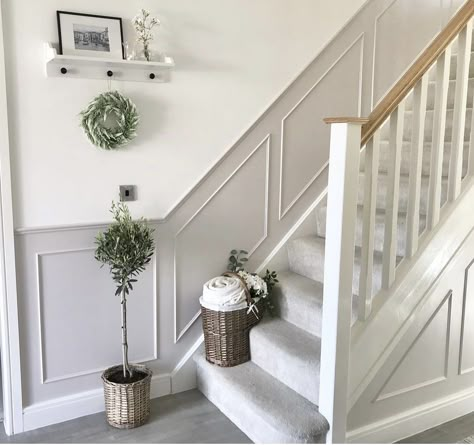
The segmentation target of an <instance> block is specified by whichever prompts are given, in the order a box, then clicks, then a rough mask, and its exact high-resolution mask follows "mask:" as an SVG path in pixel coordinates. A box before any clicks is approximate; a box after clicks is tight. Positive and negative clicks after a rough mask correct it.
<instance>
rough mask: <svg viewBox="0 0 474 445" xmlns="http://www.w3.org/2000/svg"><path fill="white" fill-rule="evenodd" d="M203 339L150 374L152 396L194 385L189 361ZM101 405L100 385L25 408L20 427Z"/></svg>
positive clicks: (74, 416)
mask: <svg viewBox="0 0 474 445" xmlns="http://www.w3.org/2000/svg"><path fill="white" fill-rule="evenodd" d="M203 341H204V336H201V337H199V339H198V340H197V341H196V342H195V343H194V344H193V346H192V347H191V348H190V349H189V351H188V352H187V353H186V354H185V356H184V357H183V358H182V359H181V361H180V362H179V363H178V365H177V366H176V368H175V369H174V370H173V371H172V372H171V373H169V374H159V375H155V376H153V377H152V380H151V398H152V399H154V398H157V397H162V396H166V395H168V394H176V393H179V392H183V391H187V390H190V389H194V388H196V386H197V385H196V365H195V364H194V361H193V354H194V352H196V350H197V349H198V348H199V346H200V345H201V344H202V342H203ZM104 409H105V408H104V392H103V390H102V388H100V389H95V390H93V391H86V392H82V393H78V394H73V395H71V396H67V397H60V398H57V399H53V400H49V401H47V402H44V403H37V404H35V405H32V406H29V407H27V408H25V409H24V411H23V427H24V431H30V430H35V429H37V428H41V427H44V426H48V425H53V424H55V423H60V422H65V421H67V420H72V419H77V418H78V417H82V416H88V415H90V414H94V413H98V412H101V411H104Z"/></svg>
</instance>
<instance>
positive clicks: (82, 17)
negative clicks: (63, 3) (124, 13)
mask: <svg viewBox="0 0 474 445" xmlns="http://www.w3.org/2000/svg"><path fill="white" fill-rule="evenodd" d="M57 17H58V33H59V52H60V54H64V55H72V56H83V57H100V58H106V59H124V58H125V57H124V48H123V30H122V19H121V18H120V17H107V16H101V15H93V14H81V13H77V12H67V11H57Z"/></svg>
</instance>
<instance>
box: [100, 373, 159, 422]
mask: <svg viewBox="0 0 474 445" xmlns="http://www.w3.org/2000/svg"><path fill="white" fill-rule="evenodd" d="M130 367H131V368H132V370H133V371H140V372H143V373H144V374H146V376H145V377H144V378H143V379H142V380H139V381H138V382H134V383H115V382H111V381H110V380H109V378H110V377H111V376H112V375H114V374H115V373H116V372H117V371H119V372H121V370H122V365H119V366H113V367H112V368H108V369H106V370H105V371H104V373H103V374H102V381H103V383H104V396H105V413H106V415H107V422H108V423H109V425H111V426H113V427H115V428H122V429H124V428H136V427H138V426H141V425H143V424H144V423H145V422H146V421H147V420H148V418H149V417H150V383H151V376H152V374H153V373H152V371H150V370H149V369H148V368H147V367H146V366H142V365H130Z"/></svg>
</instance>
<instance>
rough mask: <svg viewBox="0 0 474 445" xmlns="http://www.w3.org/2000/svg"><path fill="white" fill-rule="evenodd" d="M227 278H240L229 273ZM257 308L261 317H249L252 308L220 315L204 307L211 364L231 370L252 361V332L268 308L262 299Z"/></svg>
mask: <svg viewBox="0 0 474 445" xmlns="http://www.w3.org/2000/svg"><path fill="white" fill-rule="evenodd" d="M225 275H236V274H231V273H226V274H225ZM238 277H239V278H240V276H238ZM243 286H244V287H245V290H246V294H247V299H248V301H250V302H251V297H250V292H249V291H248V289H247V286H246V285H245V282H243ZM249 304H250V303H249ZM256 307H257V309H258V312H257V313H258V317H257V316H256V315H255V313H254V312H253V311H250V313H247V312H248V308H244V309H238V310H236V311H230V312H220V311H213V310H211V309H208V308H205V307H204V306H202V305H201V318H202V328H203V331H204V346H205V349H206V359H207V361H208V362H211V363H214V364H216V365H218V366H222V367H231V366H237V365H240V364H242V363H245V362H248V361H249V360H250V341H249V331H250V329H251V328H252V326H255V325H256V324H257V323H258V322H259V321H260V320H261V319H262V317H263V313H264V310H265V306H264V304H263V299H262V298H261V299H260V300H259V301H258V302H257V303H256Z"/></svg>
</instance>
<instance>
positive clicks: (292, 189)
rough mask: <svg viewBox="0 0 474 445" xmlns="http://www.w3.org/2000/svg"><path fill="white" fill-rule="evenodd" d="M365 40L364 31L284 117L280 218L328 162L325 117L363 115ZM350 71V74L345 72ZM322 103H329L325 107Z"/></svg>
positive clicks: (328, 128) (327, 131)
mask: <svg viewBox="0 0 474 445" xmlns="http://www.w3.org/2000/svg"><path fill="white" fill-rule="evenodd" d="M363 42H364V36H363V34H362V35H360V36H359V37H358V38H357V39H356V40H355V41H354V42H353V43H352V44H351V45H350V46H349V47H348V48H347V49H346V50H345V51H344V52H343V53H342V54H341V55H340V57H338V58H337V59H336V60H335V62H334V64H333V65H331V67H330V68H329V70H327V71H326V72H325V73H324V75H323V76H322V77H321V78H320V79H318V80H317V81H316V83H314V84H313V85H311V88H310V89H309V90H308V91H306V93H305V94H304V96H302V97H301V98H299V100H298V102H297V103H296V104H295V106H294V107H293V108H292V109H291V110H290V112H289V113H288V114H287V115H286V116H285V117H284V118H283V120H282V123H281V154H280V156H281V177H280V218H283V216H285V214H286V213H287V212H288V211H289V210H290V209H291V207H292V206H293V205H294V204H295V202H296V201H297V200H298V199H299V198H300V197H301V195H302V194H303V193H304V192H305V191H306V190H307V189H308V187H309V186H310V185H311V184H312V183H313V182H314V180H315V179H316V178H317V177H318V176H319V175H320V174H321V171H322V170H323V169H324V168H326V167H327V165H328V158H329V131H330V127H329V125H326V124H325V123H324V122H323V119H324V118H325V117H327V116H346V115H347V116H359V114H360V107H361V98H362V90H361V88H362V83H361V80H362V64H363ZM348 72H350V73H351V75H350V76H346V75H345V74H346V73H348ZM341 79H344V81H343V82H341ZM334 91H338V94H337V95H335V94H334ZM322 103H324V104H326V106H325V107H321V106H320V104H322Z"/></svg>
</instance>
